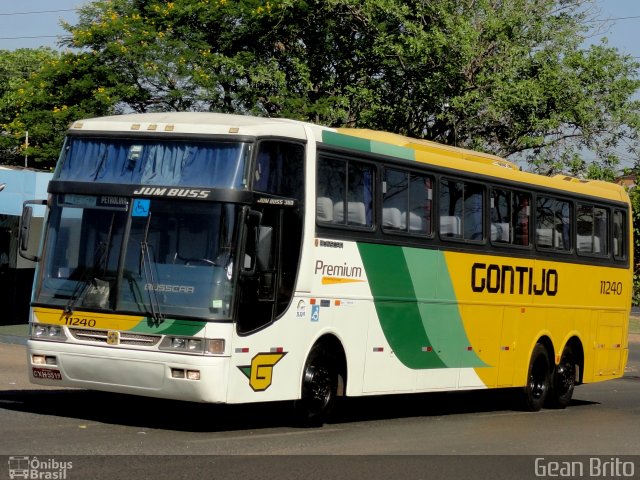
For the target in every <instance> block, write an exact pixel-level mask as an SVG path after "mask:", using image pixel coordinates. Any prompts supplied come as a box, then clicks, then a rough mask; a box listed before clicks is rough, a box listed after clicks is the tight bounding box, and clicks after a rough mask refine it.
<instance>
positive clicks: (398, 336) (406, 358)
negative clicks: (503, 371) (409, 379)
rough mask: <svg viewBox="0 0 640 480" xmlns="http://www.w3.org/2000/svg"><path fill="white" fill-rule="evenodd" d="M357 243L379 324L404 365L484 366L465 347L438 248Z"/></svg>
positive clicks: (453, 299)
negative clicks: (427, 248)
mask: <svg viewBox="0 0 640 480" xmlns="http://www.w3.org/2000/svg"><path fill="white" fill-rule="evenodd" d="M358 248H359V251H360V255H361V257H362V261H363V264H364V268H365V270H366V273H367V278H368V280H369V286H370V288H371V293H372V295H373V298H374V304H375V307H376V312H377V313H378V317H379V320H380V326H381V328H382V331H383V332H384V335H385V338H386V339H387V342H389V346H390V347H391V348H392V349H393V351H394V353H395V355H396V357H397V358H398V359H399V360H400V361H401V362H402V364H403V365H405V366H407V367H409V368H414V369H426V368H442V367H484V366H487V365H486V364H485V363H484V362H483V361H482V360H481V359H480V358H479V357H478V356H477V355H476V353H475V352H474V351H473V350H468V348H467V347H468V346H470V343H469V339H468V337H467V334H466V332H465V330H464V326H463V323H462V317H461V316H460V312H459V310H458V306H457V304H456V303H455V292H454V291H453V285H452V283H451V278H450V276H449V272H448V270H447V267H446V263H445V260H444V256H443V255H442V253H441V252H439V251H437V250H423V249H416V248H402V247H396V246H389V245H374V244H366V243H359V244H358ZM390 266H392V267H391V268H390Z"/></svg>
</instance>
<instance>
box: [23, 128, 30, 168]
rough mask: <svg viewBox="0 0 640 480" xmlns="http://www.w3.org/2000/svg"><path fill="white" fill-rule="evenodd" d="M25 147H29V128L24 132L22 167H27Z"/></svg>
mask: <svg viewBox="0 0 640 480" xmlns="http://www.w3.org/2000/svg"><path fill="white" fill-rule="evenodd" d="M27 148H29V130H27V131H26V132H25V137H24V168H27Z"/></svg>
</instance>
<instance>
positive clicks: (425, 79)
mask: <svg viewBox="0 0 640 480" xmlns="http://www.w3.org/2000/svg"><path fill="white" fill-rule="evenodd" d="M592 2H593V0H510V1H504V0H439V1H433V0H432V1H427V0H422V1H415V0H413V1H408V0H243V1H229V0H216V1H204V0H199V1H196V0H174V1H172V2H168V1H166V0H109V1H106V0H96V1H93V2H91V3H89V4H87V5H86V6H84V7H82V8H81V9H80V14H79V21H78V23H77V24H76V25H66V28H67V30H68V31H69V32H70V37H69V40H68V41H67V42H66V45H67V46H69V47H73V48H74V49H76V50H74V51H76V52H79V53H67V54H65V56H64V61H61V62H59V63H58V64H57V65H55V66H51V67H47V68H46V69H45V70H46V71H45V72H42V73H41V78H38V79H37V80H35V81H40V80H41V79H44V81H45V83H48V82H52V81H53V82H59V80H60V79H61V78H62V79H67V80H68V81H69V82H73V83H74V84H75V85H76V87H78V88H76V89H75V92H74V94H73V95H70V94H69V92H67V91H65V89H60V88H59V86H56V84H51V85H50V88H44V89H40V90H41V91H35V90H34V91H33V93H34V95H35V94H38V97H39V100H38V102H36V104H35V105H34V106H35V107H37V108H35V110H37V111H38V112H39V113H38V114H37V115H36V116H37V117H40V116H41V115H42V114H43V113H44V112H45V111H52V110H53V108H54V107H55V106H56V105H57V106H58V108H61V107H60V105H67V107H68V111H69V112H71V109H72V107H73V109H74V110H73V111H72V113H73V116H80V115H81V114H84V113H86V114H91V113H93V114H99V113H101V112H105V111H106V112H117V111H136V112H143V111H153V110H207V111H221V112H234V113H247V114H257V115H264V116H283V117H291V118H297V119H302V120H310V121H313V122H317V123H321V124H325V125H329V126H354V127H363V128H374V129H382V130H388V131H391V132H396V133H401V134H406V135H410V136H414V137H418V138H427V139H431V140H436V141H440V142H444V143H448V144H453V145H458V146H462V147H468V148H474V149H479V150H484V151H487V152H491V153H495V154H498V155H501V156H504V157H510V158H513V159H519V160H523V161H528V162H529V164H530V167H531V168H532V169H534V170H536V171H539V172H543V173H555V172H559V171H564V172H567V173H572V174H575V175H582V176H585V175H592V176H593V175H597V176H600V177H604V178H607V177H609V176H611V174H612V172H613V171H614V170H615V168H616V166H617V162H618V153H617V152H618V151H619V148H620V146H621V145H623V144H624V145H626V146H627V148H630V149H632V150H634V151H636V150H637V149H638V146H639V143H638V131H639V130H640V120H639V111H640V108H639V107H640V105H639V104H638V102H637V101H634V100H633V97H632V95H633V94H634V92H636V91H637V90H638V88H639V87H640V81H639V80H638V76H637V68H638V66H639V65H638V63H637V62H635V61H634V60H633V59H632V58H630V57H627V56H624V55H621V54H620V53H619V52H618V51H617V50H616V49H613V48H610V47H608V46H607V44H606V43H603V44H600V45H595V46H591V47H588V48H587V47H584V46H583V41H584V39H585V35H587V33H588V25H589V24H588V23H587V21H588V20H589V19H590V18H591V17H590V15H591V13H590V12H591V10H590V9H591V7H592ZM76 74H80V75H82V79H83V81H81V82H78V81H76V80H77V79H76V77H75V76H71V75H76ZM97 89H101V90H99V92H98V90H97ZM36 90H37V89H36ZM96 96H98V97H101V98H102V101H100V102H96V98H95V97H96ZM59 97H61V98H59ZM79 105H81V107H78V106H79ZM26 108H27V109H28V108H29V107H26ZM49 116H51V115H49ZM69 116H72V115H71V113H70V114H69ZM34 121H36V119H35V118H34ZM586 150H588V151H590V152H591V155H592V157H593V159H594V160H593V162H591V163H589V162H586V161H585V160H584V159H583V157H584V155H583V153H584V151H586Z"/></svg>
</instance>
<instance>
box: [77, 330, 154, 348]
mask: <svg viewBox="0 0 640 480" xmlns="http://www.w3.org/2000/svg"><path fill="white" fill-rule="evenodd" d="M69 333H71V335H73V338H75V339H76V340H84V341H86V342H97V343H105V344H106V343H107V337H108V333H109V332H108V330H89V329H84V328H70V329H69ZM161 338H162V336H161V335H142V334H139V333H130V332H120V342H119V344H120V345H145V346H148V347H152V346H154V345H156V344H158V343H159V342H160V339H161Z"/></svg>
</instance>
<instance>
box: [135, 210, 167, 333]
mask: <svg viewBox="0 0 640 480" xmlns="http://www.w3.org/2000/svg"><path fill="white" fill-rule="evenodd" d="M150 224H151V212H149V215H148V216H147V224H146V225H145V228H144V238H143V239H142V241H141V242H140V270H142V275H143V278H144V282H145V287H144V289H145V290H147V292H149V308H150V309H151V316H152V318H153V321H154V323H155V325H159V324H161V323H162V322H163V321H164V315H163V314H162V312H161V311H160V302H159V301H158V288H157V283H156V280H155V278H154V275H153V266H152V262H151V248H150V247H149V243H148V242H147V238H148V237H149V225H150Z"/></svg>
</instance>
